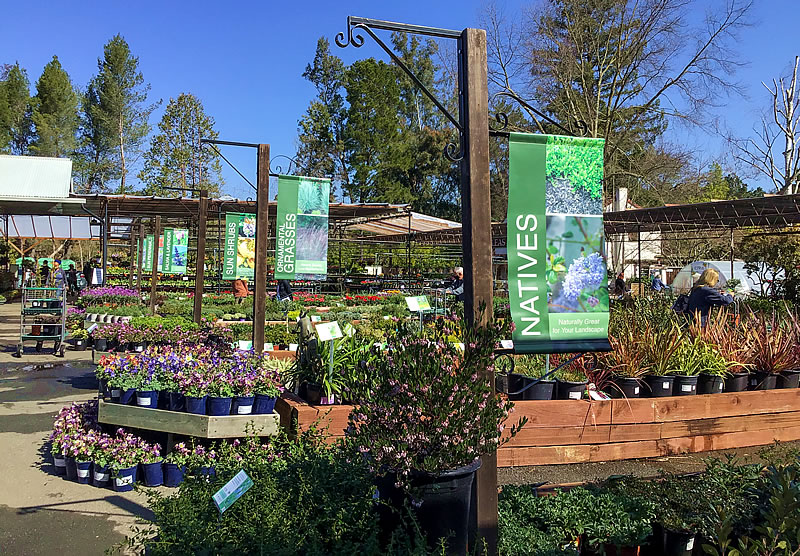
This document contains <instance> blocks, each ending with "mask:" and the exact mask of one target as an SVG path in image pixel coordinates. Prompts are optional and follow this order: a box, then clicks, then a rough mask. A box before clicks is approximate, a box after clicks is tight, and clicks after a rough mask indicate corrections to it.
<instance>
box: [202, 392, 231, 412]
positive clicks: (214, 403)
mask: <svg viewBox="0 0 800 556" xmlns="http://www.w3.org/2000/svg"><path fill="white" fill-rule="evenodd" d="M232 401H233V399H232V398H222V397H219V396H208V400H207V402H206V413H207V414H209V415H212V416H215V417H219V416H222V415H230V414H231V402H232Z"/></svg>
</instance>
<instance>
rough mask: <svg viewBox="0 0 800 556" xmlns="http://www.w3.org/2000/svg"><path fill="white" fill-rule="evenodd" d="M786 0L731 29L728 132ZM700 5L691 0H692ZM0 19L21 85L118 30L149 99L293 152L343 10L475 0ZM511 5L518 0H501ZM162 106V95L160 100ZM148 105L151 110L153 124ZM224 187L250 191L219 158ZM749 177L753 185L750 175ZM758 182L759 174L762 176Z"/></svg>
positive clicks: (193, 5) (51, 5) (356, 52)
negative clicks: (201, 109) (186, 95)
mask: <svg viewBox="0 0 800 556" xmlns="http://www.w3.org/2000/svg"><path fill="white" fill-rule="evenodd" d="M797 1H798V0H756V6H755V10H754V11H753V19H754V20H755V21H756V24H755V25H754V26H753V27H752V28H750V29H747V30H745V31H744V32H743V34H742V40H741V41H740V44H739V47H738V48H739V52H740V54H741V60H742V61H744V62H748V63H749V66H748V67H745V68H744V69H742V70H741V71H740V72H739V73H738V77H737V79H738V81H740V82H741V83H742V84H744V85H745V86H746V88H747V90H748V93H749V97H750V98H749V99H738V98H731V99H728V98H724V97H723V98H721V99H720V102H721V103H723V104H724V106H723V107H721V108H720V109H719V110H718V111H717V114H718V115H719V116H720V117H721V118H722V120H723V121H724V123H725V124H726V125H727V126H728V127H730V128H731V129H733V130H734V131H737V132H739V133H747V131H748V130H749V129H750V127H751V125H752V123H753V121H754V120H755V118H756V117H757V111H758V110H759V109H760V108H762V107H763V106H765V103H766V102H767V98H766V95H765V93H766V92H765V91H764V89H763V87H762V86H761V85H760V82H761V81H762V80H767V81H769V80H770V79H772V78H773V77H774V76H777V75H778V74H779V73H780V72H782V71H783V70H784V69H786V68H787V67H788V65H789V64H790V62H791V61H793V59H794V56H795V55H796V54H800V39H798V35H797V32H798V29H799V28H800V12H798V10H797ZM700 3H701V4H703V2H700ZM5 4H6V5H5V6H4V8H3V18H2V20H0V63H9V62H14V61H19V62H20V64H21V65H22V66H23V67H25V68H26V69H27V70H28V75H29V77H30V79H31V82H32V84H33V83H35V81H36V79H37V78H38V76H39V74H40V73H41V70H42V67H43V66H44V65H45V64H46V63H47V62H48V61H49V60H50V59H51V57H52V56H53V55H54V54H57V55H58V57H59V59H60V60H61V63H62V65H63V66H64V67H65V69H66V70H67V72H68V73H69V74H70V77H71V78H72V80H73V84H75V85H76V86H79V87H80V88H83V87H85V85H86V83H87V82H88V80H89V78H90V77H91V76H92V75H93V74H94V73H95V72H96V69H97V58H98V56H100V55H101V54H102V48H103V45H104V44H105V42H107V41H108V39H110V38H111V37H112V36H113V35H114V34H116V33H121V34H122V35H123V36H124V37H125V38H126V40H127V41H128V43H129V44H130V46H131V49H132V50H133V52H134V54H135V55H137V56H139V61H140V67H141V70H142V72H143V73H144V76H145V79H146V81H148V82H149V83H150V84H151V85H152V91H151V98H152V99H164V104H166V102H167V101H168V100H169V98H170V97H176V96H177V95H178V94H180V93H181V92H191V93H193V94H195V95H196V96H198V97H199V98H200V99H201V100H202V102H203V104H204V106H205V109H206V112H207V113H208V114H210V115H212V116H213V117H214V118H215V120H216V123H217V129H218V131H219V133H220V138H222V139H228V140H238V141H246V142H254V143H259V142H264V143H270V144H271V151H272V155H273V156H274V155H277V154H288V155H292V154H293V153H294V151H295V141H296V137H297V120H298V119H299V118H300V116H301V115H302V114H303V112H304V111H305V109H306V107H307V106H308V102H309V101H310V100H311V99H312V98H313V96H314V89H313V88H312V87H311V85H310V84H309V83H308V82H306V81H305V80H304V79H303V78H302V76H301V74H302V73H303V70H304V68H305V66H306V64H307V63H308V62H309V61H311V59H312V58H313V55H314V49H315V46H316V41H317V38H319V37H320V36H323V35H324V36H326V37H328V38H329V39H330V40H331V43H333V37H334V36H335V35H336V33H338V32H339V31H343V30H344V29H345V18H346V16H347V15H360V16H364V17H374V18H379V19H387V20H393V21H403V22H407V23H416V24H422V25H430V26H439V27H447V28H451V29H462V28H464V27H470V26H476V25H477V21H478V18H479V14H480V11H481V6H482V3H481V2H480V1H479V0H462V1H461V2H458V3H455V2H441V1H436V0H427V1H424V2H423V1H418V0H408V1H403V2H385V1H384V2H380V1H374V0H373V1H339V2H319V1H314V2H298V1H296V2H268V1H267V2H265V1H252V2H210V1H207V0H198V1H195V2H174V1H172V2H171V1H169V0H166V1H165V0H162V1H160V2H154V1H150V0H142V1H137V2H120V1H115V0H111V1H108V0H107V1H105V2H96V1H80V2H56V1H55V0H49V1H45V2H13V4H12V3H11V2H10V0H9V1H8V2H6V3H5ZM501 4H505V6H506V8H505V9H506V10H507V11H509V12H512V13H513V12H514V11H515V10H517V9H518V8H519V7H520V6H528V5H530V2H516V1H513V0H509V1H507V2H505V3H501ZM333 49H334V53H336V54H338V55H340V56H341V57H342V58H343V59H344V60H345V62H347V63H349V62H351V61H353V60H354V59H357V58H360V57H368V56H372V55H375V56H379V55H380V54H381V53H380V52H379V51H378V49H377V48H376V47H374V46H372V45H371V44H369V42H368V44H367V45H365V46H364V47H362V48H361V49H354V48H352V47H350V48H347V49H345V50H342V49H338V48H336V47H335V45H334V46H333ZM162 108H163V105H162ZM160 115H161V111H160V110H159V111H158V112H157V113H156V114H154V116H153V117H152V118H151V124H152V125H153V127H155V126H156V124H157V123H158V120H159V119H160ZM670 134H671V135H670V137H669V138H670V139H672V140H676V141H681V142H687V143H689V144H690V145H692V146H696V149H697V151H698V152H702V154H703V158H704V159H708V160H712V159H716V158H719V157H722V156H724V155H725V146H724V144H723V142H722V141H721V140H719V139H718V138H716V137H714V136H711V135H708V134H707V133H705V132H704V131H702V130H684V129H675V130H672V131H670ZM223 153H224V154H225V155H226V156H227V157H228V158H229V159H230V160H231V161H232V162H234V164H236V165H237V166H238V167H239V169H240V170H242V171H243V172H244V173H245V174H246V175H248V176H254V175H255V152H251V150H249V149H237V148H232V147H226V148H224V150H223ZM224 177H225V181H226V186H225V192H227V193H229V194H232V195H234V196H238V197H242V198H244V197H248V196H250V195H251V194H252V190H250V188H249V186H248V185H247V184H246V183H244V182H243V180H242V179H241V178H239V177H238V176H237V175H236V174H235V173H234V172H233V170H230V169H229V168H227V167H225V169H224ZM751 181H752V183H759V184H763V181H761V180H751ZM763 185H766V184H763Z"/></svg>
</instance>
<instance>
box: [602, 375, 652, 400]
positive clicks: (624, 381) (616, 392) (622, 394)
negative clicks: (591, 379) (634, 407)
mask: <svg viewBox="0 0 800 556" xmlns="http://www.w3.org/2000/svg"><path fill="white" fill-rule="evenodd" d="M603 391H604V392H605V393H606V394H608V395H609V396H611V397H612V398H638V397H639V396H641V395H642V381H640V380H639V379H638V378H630V377H627V376H616V377H614V378H613V379H612V380H611V384H609V385H608V386H606V387H605V388H604V389H603Z"/></svg>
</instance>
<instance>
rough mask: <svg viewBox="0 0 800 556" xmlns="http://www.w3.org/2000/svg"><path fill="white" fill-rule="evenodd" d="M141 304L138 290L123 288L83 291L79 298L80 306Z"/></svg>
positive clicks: (112, 287) (114, 287) (101, 288)
mask: <svg viewBox="0 0 800 556" xmlns="http://www.w3.org/2000/svg"><path fill="white" fill-rule="evenodd" d="M139 302H141V297H140V295H139V293H138V292H137V291H136V290H133V289H130V288H125V287H122V286H100V287H96V288H90V289H86V290H83V291H82V292H81V294H80V296H79V297H78V305H80V306H82V307H87V306H89V305H100V304H102V303H113V304H116V305H131V304H136V303H139Z"/></svg>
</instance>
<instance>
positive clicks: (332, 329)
mask: <svg viewBox="0 0 800 556" xmlns="http://www.w3.org/2000/svg"><path fill="white" fill-rule="evenodd" d="M315 326H316V329H317V336H319V340H320V341H321V342H328V341H330V340H336V339H337V338H341V337H342V329H341V328H339V323H338V322H336V321H333V322H320V323H318V324H316V325H315Z"/></svg>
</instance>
